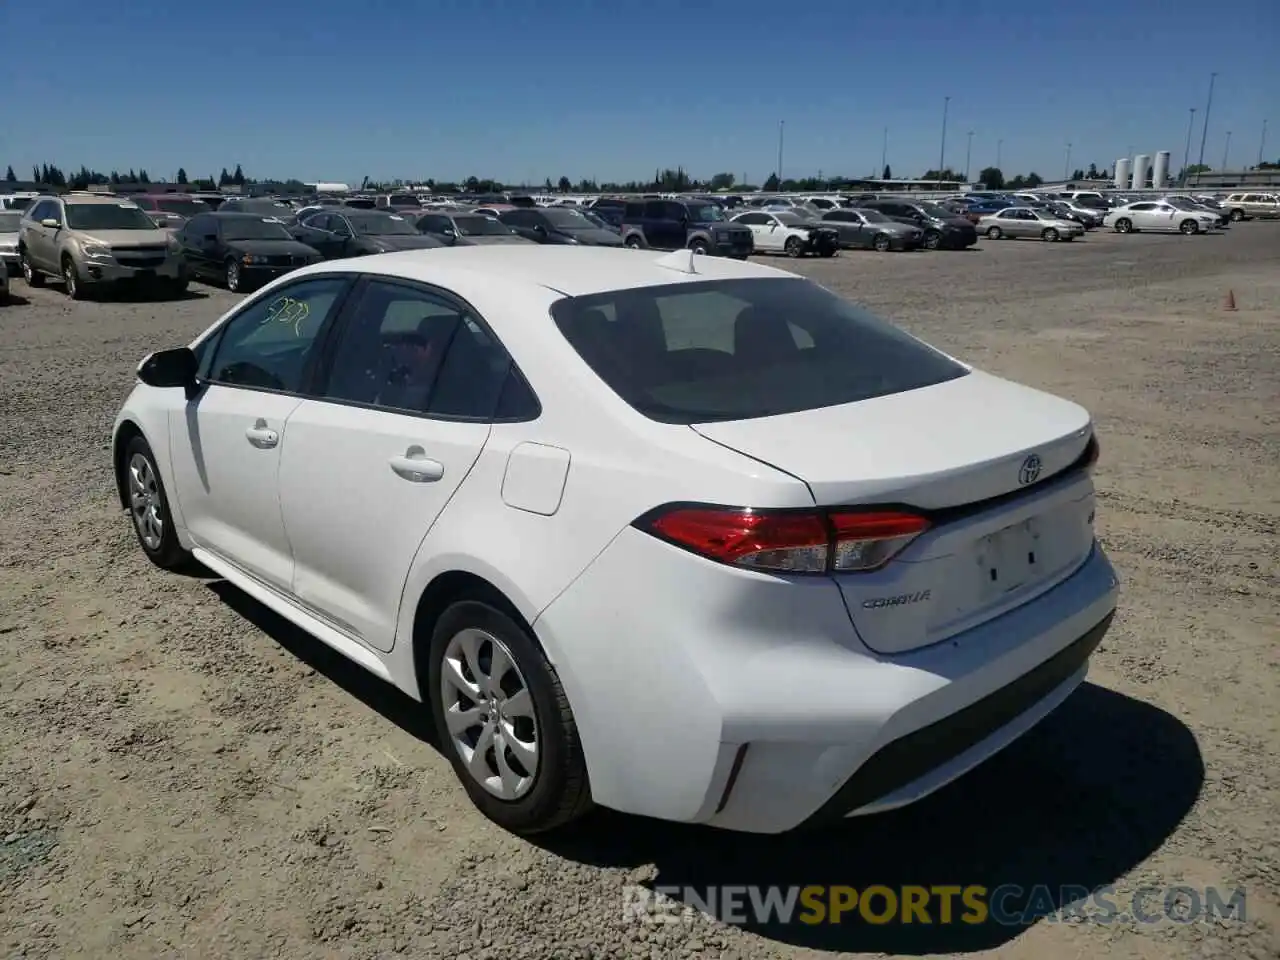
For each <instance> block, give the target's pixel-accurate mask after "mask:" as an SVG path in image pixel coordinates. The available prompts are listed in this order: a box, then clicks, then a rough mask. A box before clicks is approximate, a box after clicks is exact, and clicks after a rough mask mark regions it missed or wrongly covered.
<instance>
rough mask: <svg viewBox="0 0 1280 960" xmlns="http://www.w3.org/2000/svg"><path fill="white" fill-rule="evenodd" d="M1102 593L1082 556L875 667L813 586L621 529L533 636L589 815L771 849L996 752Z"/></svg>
mask: <svg viewBox="0 0 1280 960" xmlns="http://www.w3.org/2000/svg"><path fill="white" fill-rule="evenodd" d="M1118 589H1119V588H1118V584H1117V580H1116V577H1115V573H1114V571H1113V569H1112V567H1111V565H1110V563H1109V561H1108V560H1107V558H1106V556H1105V554H1104V553H1103V552H1102V549H1101V547H1099V546H1097V545H1096V544H1095V546H1094V548H1093V550H1092V552H1091V553H1090V555H1089V557H1088V558H1087V560H1085V562H1084V563H1083V564H1082V566H1081V567H1080V568H1079V569H1078V570H1077V571H1076V572H1075V573H1074V574H1072V575H1071V576H1070V577H1068V578H1067V579H1066V580H1064V581H1063V582H1062V583H1060V584H1058V585H1057V586H1055V587H1053V588H1052V589H1051V590H1049V591H1047V592H1046V593H1044V594H1041V595H1040V596H1039V597H1037V598H1036V599H1035V600H1034V601H1032V602H1030V603H1028V604H1026V605H1024V606H1022V607H1018V608H1016V609H1014V610H1012V611H1010V612H1009V613H1006V614H1004V615H1002V616H1000V617H997V618H996V619H994V620H991V621H988V622H986V623H984V624H982V625H980V626H978V627H975V628H973V629H971V630H968V631H966V632H964V633H962V634H960V635H958V636H956V637H953V638H951V639H949V640H947V641H945V642H944V643H939V644H935V645H933V646H931V647H927V648H924V649H921V650H916V651H911V652H909V653H904V654H899V655H893V656H888V655H877V654H874V653H871V652H870V651H868V650H867V649H866V648H865V647H864V646H863V645H862V643H861V642H860V641H859V639H858V637H857V635H856V633H855V632H854V630H853V628H852V626H851V623H850V620H849V616H848V612H847V610H846V609H845V607H844V605H843V603H842V601H841V599H840V591H839V588H838V586H837V585H836V584H835V583H834V582H832V581H831V580H828V579H825V578H807V579H806V578H796V579H791V580H788V579H785V578H781V577H770V576H763V575H760V574H755V573H751V572H749V571H741V570H736V569H732V568H726V567H724V566H722V565H718V564H714V563H712V562H710V561H706V560H703V559H701V558H699V557H696V556H693V555H692V554H689V553H686V552H685V551H682V550H680V549H678V548H676V547H673V546H670V545H668V544H665V543H662V542H659V541H657V540H655V539H653V538H651V537H649V536H647V535H646V534H643V533H641V532H639V531H636V530H632V529H628V530H627V531H624V533H622V534H621V535H620V536H619V537H618V538H617V539H616V540H615V541H614V542H613V544H612V545H611V546H610V547H609V548H608V549H607V550H606V551H605V552H604V553H603V554H602V555H601V556H600V557H599V558H598V559H597V560H596V562H595V563H594V564H593V565H592V566H591V567H590V568H588V570H587V571H586V572H585V573H584V574H583V576H582V577H581V578H580V579H579V580H578V581H577V582H576V583H575V584H574V585H573V586H572V587H571V588H570V589H569V590H567V591H565V593H564V594H562V595H561V596H560V597H559V598H557V600H556V601H555V602H554V603H552V604H551V605H550V606H549V607H548V608H547V610H545V611H544V612H543V614H542V615H541V616H540V617H539V618H538V619H537V620H536V621H535V624H534V627H535V631H536V632H537V634H538V636H539V638H540V639H541V640H542V642H543V643H544V645H545V647H546V649H547V651H548V654H549V656H550V657H551V659H552V661H553V662H554V663H555V665H556V668H557V670H558V671H559V673H560V677H561V679H562V681H563V683H564V685H565V690H566V693H567V694H568V696H569V700H570V704H571V706H572V708H573V710H574V714H575V717H576V719H577V722H578V730H579V734H580V736H581V738H582V744H583V749H584V751H585V752H586V756H587V766H588V771H589V776H590V779H591V789H592V795H593V797H594V798H595V799H596V800H597V802H599V803H600V804H601V805H603V806H607V807H612V808H615V809H618V810H621V811H624V812H628V813H635V814H640V815H644V816H652V817H658V818H662V819H669V820H678V821H686V822H697V823H705V824H708V825H711V826H716V827H722V828H726V829H733V830H742V831H749V832H758V833H779V832H783V831H786V830H789V829H792V828H795V827H797V826H801V825H804V824H805V823H806V822H817V821H819V820H822V819H828V818H831V817H842V816H846V815H850V814H854V813H871V812H876V811H878V810H884V809H890V808H893V807H897V806H902V805H904V804H907V803H911V802H913V801H915V800H917V799H920V798H921V797H923V796H926V795H927V794H929V793H931V792H933V791H934V790H936V789H938V788H939V787H941V786H943V785H944V784H946V783H948V782H950V781H951V780H954V779H955V778H956V777H959V776H960V775H962V774H963V773H965V772H966V771H967V770H969V769H971V768H972V767H974V766H976V765H977V764H979V763H981V762H982V761H983V760H985V759H986V758H987V757H989V756H991V755H992V754H994V753H996V752H997V751H999V750H1000V749H1002V748H1003V747H1005V746H1006V745H1008V744H1009V743H1011V742H1012V741H1013V740H1015V739H1016V738H1017V737H1018V736H1020V735H1021V734H1022V733H1024V732H1025V731H1026V730H1027V729H1029V728H1030V727H1031V726H1032V725H1034V723H1035V722H1037V721H1038V720H1039V719H1041V718H1042V717H1043V716H1044V715H1046V714H1047V713H1048V712H1050V711H1051V710H1052V709H1053V708H1054V707H1056V706H1057V705H1058V704H1060V703H1061V702H1062V701H1063V700H1064V699H1065V698H1066V697H1067V695H1068V694H1069V693H1070V692H1071V691H1072V690H1073V689H1075V688H1076V687H1077V686H1078V685H1079V684H1080V683H1081V682H1082V680H1083V679H1084V676H1085V671H1086V667H1087V660H1088V656H1089V654H1090V653H1091V652H1092V650H1093V648H1094V647H1096V645H1097V641H1098V640H1100V639H1101V637H1102V635H1103V634H1104V633H1105V631H1106V629H1107V627H1108V625H1109V623H1110V618H1111V616H1112V614H1113V612H1114V610H1115V606H1116V598H1117V594H1118ZM655 598H662V602H661V603H659V602H655Z"/></svg>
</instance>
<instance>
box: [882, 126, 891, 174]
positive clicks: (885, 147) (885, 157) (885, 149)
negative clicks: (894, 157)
mask: <svg viewBox="0 0 1280 960" xmlns="http://www.w3.org/2000/svg"><path fill="white" fill-rule="evenodd" d="M888 165H889V128H888V127H885V128H884V140H883V141H882V142H881V144H880V176H881V177H883V176H884V168H885V167H887V166H888Z"/></svg>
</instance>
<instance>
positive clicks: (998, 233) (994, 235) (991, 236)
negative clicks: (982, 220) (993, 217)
mask: <svg viewBox="0 0 1280 960" xmlns="http://www.w3.org/2000/svg"><path fill="white" fill-rule="evenodd" d="M1003 236H1004V231H1003V230H1001V229H1000V228H999V227H989V228H988V229H987V239H988V240H999V239H1000V238H1001V237H1003Z"/></svg>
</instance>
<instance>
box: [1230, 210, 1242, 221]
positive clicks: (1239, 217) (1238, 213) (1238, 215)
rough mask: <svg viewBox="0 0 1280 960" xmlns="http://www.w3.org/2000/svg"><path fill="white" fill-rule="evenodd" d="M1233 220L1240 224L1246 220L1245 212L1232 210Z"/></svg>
mask: <svg viewBox="0 0 1280 960" xmlns="http://www.w3.org/2000/svg"><path fill="white" fill-rule="evenodd" d="M1231 219H1232V220H1234V221H1235V222H1236V223H1239V222H1240V221H1241V220H1243V219H1244V211H1243V210H1232V211H1231Z"/></svg>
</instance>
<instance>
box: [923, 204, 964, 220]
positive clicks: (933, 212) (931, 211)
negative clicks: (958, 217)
mask: <svg viewBox="0 0 1280 960" xmlns="http://www.w3.org/2000/svg"><path fill="white" fill-rule="evenodd" d="M916 206H917V207H919V208H920V210H921V211H922V212H923V213H924V215H925V216H926V217H939V218H941V219H943V220H951V219H954V218H955V213H954V212H953V211H951V210H948V209H947V208H946V207H940V206H938V205H937V204H936V203H917V204H916Z"/></svg>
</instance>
